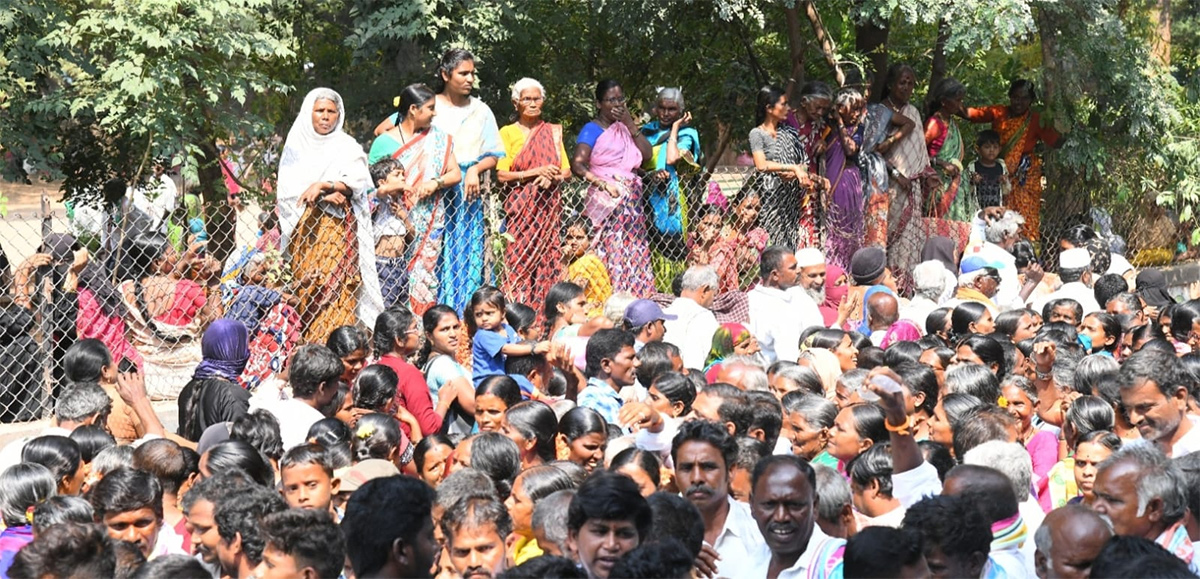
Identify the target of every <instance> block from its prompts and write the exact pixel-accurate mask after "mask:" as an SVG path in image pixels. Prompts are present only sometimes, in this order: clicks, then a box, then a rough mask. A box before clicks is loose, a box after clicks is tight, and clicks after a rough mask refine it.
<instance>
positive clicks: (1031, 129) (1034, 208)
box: [967, 79, 1062, 240]
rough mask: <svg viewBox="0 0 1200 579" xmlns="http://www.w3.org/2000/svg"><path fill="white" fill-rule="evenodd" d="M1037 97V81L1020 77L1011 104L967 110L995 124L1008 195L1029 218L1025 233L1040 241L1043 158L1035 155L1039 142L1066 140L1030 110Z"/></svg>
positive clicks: (1011, 89) (1053, 144) (971, 116)
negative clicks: (1010, 191)
mask: <svg viewBox="0 0 1200 579" xmlns="http://www.w3.org/2000/svg"><path fill="white" fill-rule="evenodd" d="M1035 100H1037V92H1035V91H1034V88H1033V83H1032V82H1030V81H1028V80H1025V79H1017V80H1014V81H1013V82H1012V84H1011V85H1010V86H1009V89H1008V105H1007V106H1006V105H992V106H988V107H982V108H969V109H967V119H969V120H970V121H971V122H973V123H991V124H992V129H993V130H994V131H996V132H997V133H1000V156H1001V157H1002V158H1003V159H1004V166H1005V167H1007V168H1008V174H1009V179H1011V180H1012V193H1011V194H1009V195H1008V197H1007V198H1008V199H1010V200H1011V205H1012V209H1015V210H1016V211H1017V212H1018V213H1020V214H1021V216H1022V217H1024V218H1025V224H1024V225H1022V226H1021V235H1023V236H1024V237H1026V238H1028V239H1030V240H1036V239H1038V237H1039V226H1040V222H1041V220H1040V217H1041V211H1042V160H1041V158H1040V157H1039V156H1037V155H1035V154H1034V150H1033V149H1034V147H1035V146H1036V145H1037V143H1038V141H1041V142H1043V143H1046V145H1048V146H1050V147H1057V146H1059V145H1060V144H1061V143H1062V135H1060V134H1059V133H1058V131H1055V130H1054V129H1053V128H1051V127H1045V126H1042V117H1041V115H1039V114H1038V113H1037V111H1034V110H1032V109H1030V106H1031V105H1033V102H1034V101H1035Z"/></svg>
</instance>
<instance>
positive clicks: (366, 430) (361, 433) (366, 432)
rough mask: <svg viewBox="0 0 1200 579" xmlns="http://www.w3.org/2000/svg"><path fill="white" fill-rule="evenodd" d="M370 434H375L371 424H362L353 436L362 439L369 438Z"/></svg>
mask: <svg viewBox="0 0 1200 579" xmlns="http://www.w3.org/2000/svg"><path fill="white" fill-rule="evenodd" d="M372 434H375V428H374V427H371V426H364V427H362V428H360V429H358V432H356V433H354V435H355V436H357V437H359V438H360V439H363V440H366V439H368V438H371V435H372Z"/></svg>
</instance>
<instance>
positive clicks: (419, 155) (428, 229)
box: [370, 84, 462, 315]
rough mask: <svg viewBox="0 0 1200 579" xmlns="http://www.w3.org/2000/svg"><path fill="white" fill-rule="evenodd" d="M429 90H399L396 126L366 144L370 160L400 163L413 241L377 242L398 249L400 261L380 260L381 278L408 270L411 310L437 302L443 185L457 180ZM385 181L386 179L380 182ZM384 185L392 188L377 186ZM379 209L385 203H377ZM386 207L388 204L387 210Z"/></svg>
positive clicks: (401, 189) (401, 196)
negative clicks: (393, 262)
mask: <svg viewBox="0 0 1200 579" xmlns="http://www.w3.org/2000/svg"><path fill="white" fill-rule="evenodd" d="M434 96H435V95H434V93H433V91H432V90H430V89H429V87H427V86H425V85H423V84H411V85H408V86H406V87H404V90H403V91H401V93H400V105H399V111H398V112H397V118H399V119H400V122H399V124H398V125H396V126H394V127H392V128H390V129H388V130H387V131H385V132H384V133H382V134H380V135H379V136H378V137H376V138H375V142H374V143H372V144H371V153H370V160H371V162H372V163H378V162H380V161H382V160H389V159H390V160H395V161H397V162H399V164H400V169H401V170H402V171H403V177H402V179H403V186H401V187H399V190H398V192H397V193H396V196H397V198H398V199H399V200H400V201H401V203H399V204H398V206H397V209H399V208H400V206H402V207H403V208H404V210H405V211H407V213H408V223H410V224H411V225H412V230H411V232H410V233H409V234H408V235H409V236H411V239H412V243H411V244H408V245H405V244H404V240H403V239H393V240H390V241H389V240H387V239H386V237H385V238H381V239H380V243H381V245H380V247H382V248H384V249H385V251H387V250H394V249H397V245H398V248H399V249H400V251H399V252H395V253H397V254H398V255H402V256H403V261H402V262H400V263H398V264H396V265H395V266H393V265H391V264H386V265H385V274H384V278H385V279H390V277H391V274H390V273H389V272H390V271H391V270H392V268H393V267H395V268H397V269H405V268H406V269H407V271H408V301H409V303H410V304H411V306H412V307H411V309H412V311H413V313H415V314H417V315H422V314H424V313H425V310H428V309H429V308H431V307H433V306H434V305H435V304H437V303H438V270H437V266H438V256H439V255H440V254H441V251H442V233H443V229H444V227H445V220H446V216H445V210H444V208H443V205H442V199H441V196H442V194H443V193H444V192H445V190H446V188H447V187H453V186H455V185H457V184H458V183H459V181H461V180H462V173H461V172H460V170H459V166H458V161H457V160H456V159H455V158H454V151H453V150H452V148H451V147H452V145H451V138H450V136H449V135H447V134H446V133H444V132H442V131H441V130H439V129H437V128H436V127H433V116H434V114H435V113H434V103H435V100H434ZM384 184H385V185H386V184H387V183H384ZM380 189H381V190H385V191H386V190H388V189H391V187H390V186H389V187H387V188H384V187H380ZM380 205H381V209H383V208H384V206H385V205H387V206H388V207H389V208H390V207H391V205H390V204H384V203H381V204H380ZM389 211H390V209H389Z"/></svg>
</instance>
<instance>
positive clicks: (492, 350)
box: [466, 286, 550, 386]
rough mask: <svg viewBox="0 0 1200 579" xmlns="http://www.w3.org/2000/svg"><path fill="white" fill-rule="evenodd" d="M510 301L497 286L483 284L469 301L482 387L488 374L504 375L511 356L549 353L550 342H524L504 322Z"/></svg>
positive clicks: (475, 370)
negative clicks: (507, 361)
mask: <svg viewBox="0 0 1200 579" xmlns="http://www.w3.org/2000/svg"><path fill="white" fill-rule="evenodd" d="M506 306H507V300H505V299H504V292H502V291H500V290H499V289H498V288H495V287H493V286H483V287H481V288H479V289H478V290H476V291H475V293H474V294H473V295H472V296H471V303H469V304H467V312H466V313H467V315H466V318H467V329H468V330H470V333H471V371H472V380H473V381H474V383H475V385H476V386H478V385H479V383H480V382H483V380H484V378H487V377H488V376H503V375H504V360H505V358H506V357H508V356H528V355H530V354H545V353H546V352H549V351H550V342H537V343H536V344H529V343H521V336H520V335H519V334H517V331H516V330H514V329H513V327H512V326H510V325H508V324H507V323H505V321H504V313H505V309H506Z"/></svg>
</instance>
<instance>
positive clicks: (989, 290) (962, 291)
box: [946, 255, 1000, 316]
mask: <svg viewBox="0 0 1200 579" xmlns="http://www.w3.org/2000/svg"><path fill="white" fill-rule="evenodd" d="M998 265H999V264H994V263H988V262H986V261H984V259H983V258H982V257H979V256H978V255H968V256H967V257H964V258H963V260H962V263H960V264H959V265H958V267H959V269H960V270H961V274H960V275H959V276H958V289H957V290H956V291H955V292H954V299H952V300H950V301H948V302H946V305H947V306H948V307H954V306H957V305H958V304H961V303H963V302H979V303H981V304H983V305H985V306H987V307H988V310H991V312H992V315H993V316H995V315H996V314H998V313H1000V311H999V309H998V308H997V307H996V302H994V301H992V298H993V297H994V296H995V295H996V290H998V289H999V287H1000V269H999V267H997V266H998Z"/></svg>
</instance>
